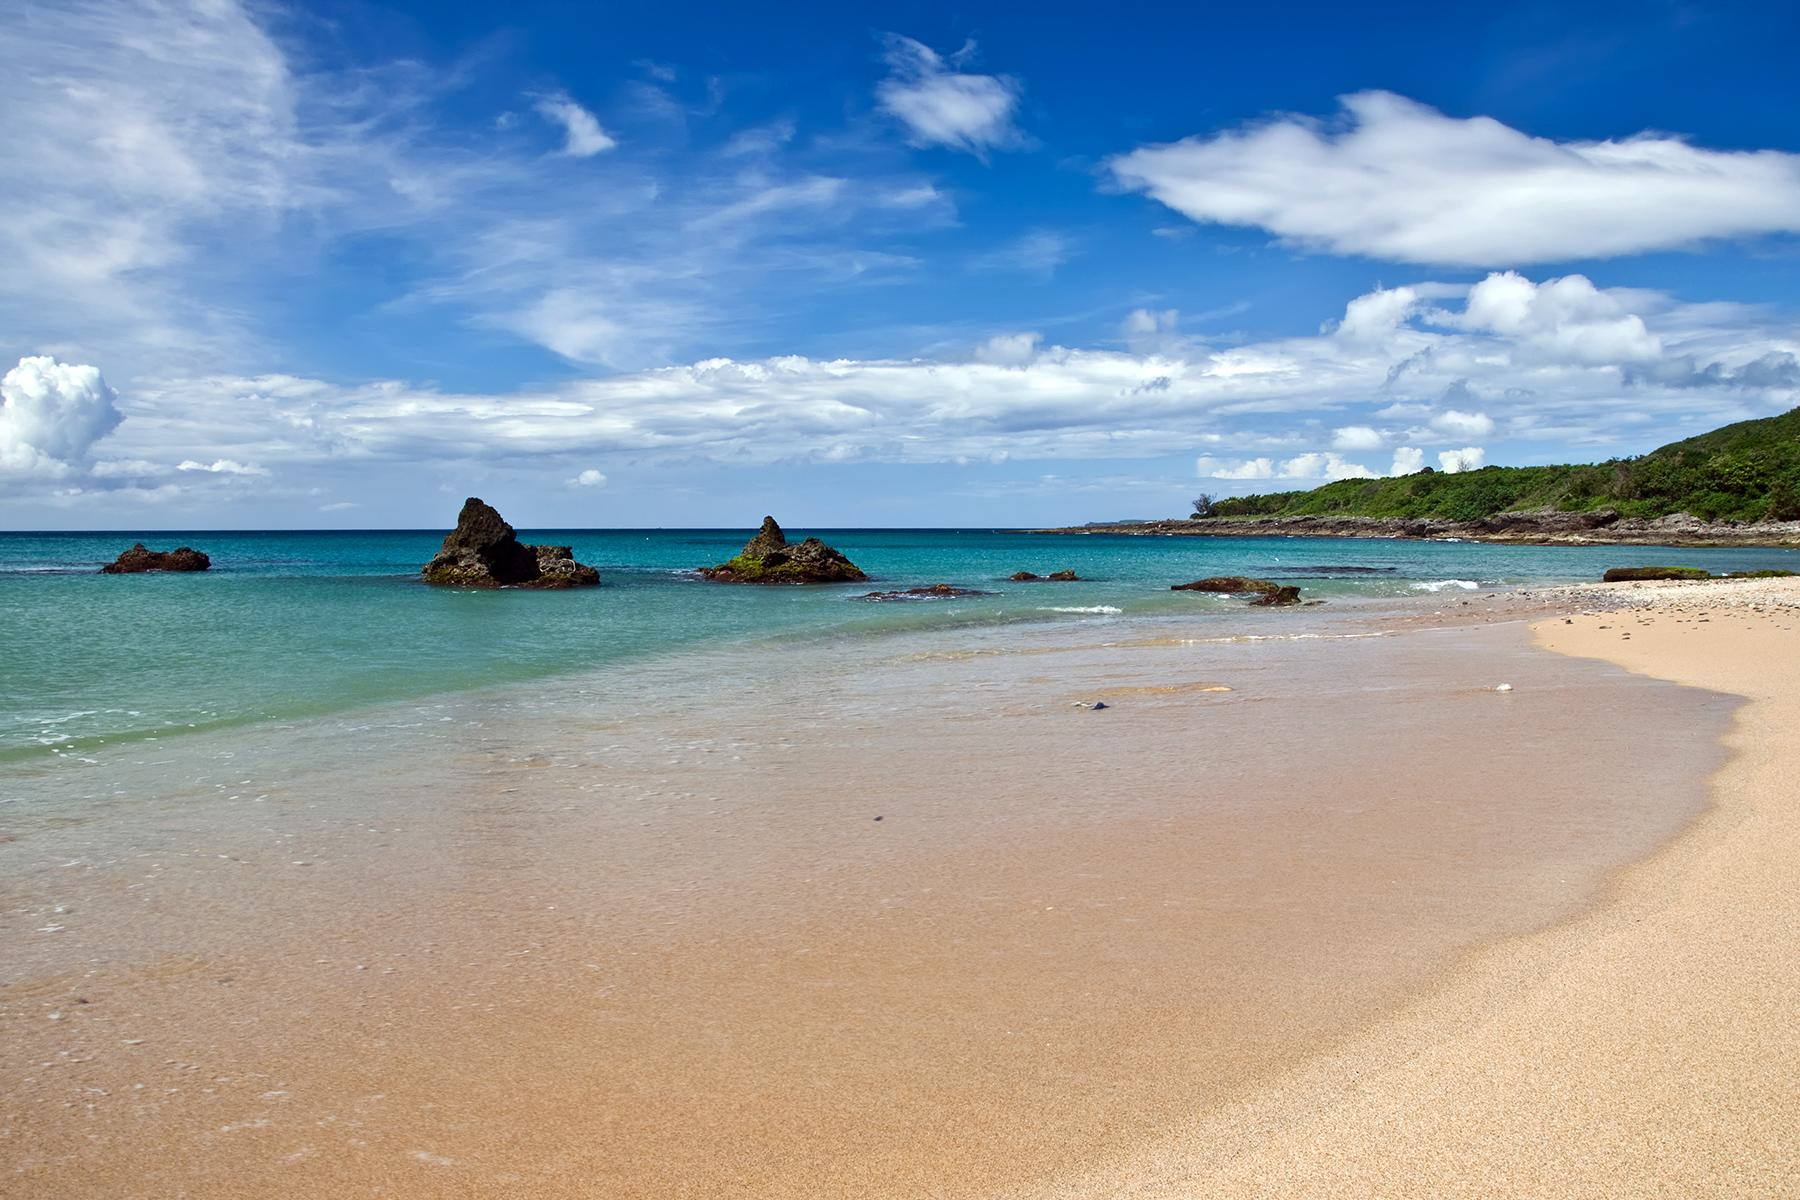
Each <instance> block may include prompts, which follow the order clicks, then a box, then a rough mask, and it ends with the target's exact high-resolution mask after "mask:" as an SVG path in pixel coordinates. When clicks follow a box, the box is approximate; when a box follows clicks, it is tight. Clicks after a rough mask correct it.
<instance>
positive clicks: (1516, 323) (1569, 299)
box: [1441, 271, 1662, 363]
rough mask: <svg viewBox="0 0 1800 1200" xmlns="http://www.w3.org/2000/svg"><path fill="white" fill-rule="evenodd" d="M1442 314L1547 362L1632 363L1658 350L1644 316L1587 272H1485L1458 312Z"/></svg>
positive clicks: (1659, 345)
mask: <svg viewBox="0 0 1800 1200" xmlns="http://www.w3.org/2000/svg"><path fill="white" fill-rule="evenodd" d="M1441 319H1442V320H1443V322H1444V323H1445V324H1448V325H1452V326H1454V327H1456V328H1460V329H1471V330H1476V331H1478V332H1482V333H1498V334H1503V335H1505V336H1506V337H1508V338H1509V339H1511V340H1513V341H1514V342H1515V343H1516V344H1518V345H1519V346H1520V347H1521V348H1522V349H1525V350H1527V351H1530V352H1533V353H1535V354H1537V355H1539V356H1541V357H1542V358H1544V359H1545V360H1548V361H1555V362H1590V363H1632V362H1645V361H1649V360H1651V359H1655V358H1656V357H1658V356H1659V355H1660V354H1661V353H1662V343H1661V342H1660V341H1659V340H1658V339H1657V338H1656V336H1655V335H1654V334H1652V333H1651V332H1650V330H1649V328H1648V327H1647V326H1645V324H1644V319H1643V318H1642V317H1641V316H1639V315H1637V314H1636V313H1633V312H1628V311H1627V310H1626V308H1625V306H1624V304H1623V302H1621V301H1620V300H1619V299H1618V298H1617V297H1614V296H1610V295H1608V294H1607V293H1605V292H1603V291H1601V290H1600V289H1599V288H1596V287H1595V286H1594V284H1593V282H1592V281H1591V280H1589V279H1588V278H1587V277H1586V276H1585V275H1565V276H1563V277H1562V278H1560V279H1548V280H1545V281H1544V282H1543V283H1533V282H1532V281H1531V280H1529V279H1527V278H1525V277H1524V276H1523V275H1520V274H1519V273H1518V272H1516V271H1503V272H1500V273H1498V274H1494V275H1489V276H1488V277H1487V278H1486V279H1483V280H1482V281H1481V282H1480V283H1478V284H1476V285H1475V286H1474V287H1472V288H1470V289H1469V295H1468V299H1467V301H1466V303H1465V304H1464V306H1463V310H1462V312H1461V313H1450V314H1442V315H1441Z"/></svg>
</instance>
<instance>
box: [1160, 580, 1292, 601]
mask: <svg viewBox="0 0 1800 1200" xmlns="http://www.w3.org/2000/svg"><path fill="white" fill-rule="evenodd" d="M1169 590H1170V591H1171V592H1218V593H1220V594H1222V595H1228V596H1255V597H1256V598H1255V599H1254V600H1252V601H1250V603H1252V604H1256V605H1261V606H1264V607H1270V608H1274V607H1283V606H1286V605H1289V604H1298V603H1300V589H1299V588H1297V587H1292V586H1288V585H1285V584H1279V583H1273V582H1271V581H1269V580H1267V579H1253V578H1251V577H1250V576H1248V575H1213V576H1210V577H1208V578H1206V579H1196V580H1194V582H1192V583H1177V584H1172V585H1171V586H1170V588H1169Z"/></svg>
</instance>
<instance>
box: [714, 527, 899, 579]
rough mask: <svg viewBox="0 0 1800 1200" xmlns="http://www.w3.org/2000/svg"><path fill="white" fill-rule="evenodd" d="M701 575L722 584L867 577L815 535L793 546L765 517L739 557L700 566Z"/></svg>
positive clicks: (779, 528)
mask: <svg viewBox="0 0 1800 1200" xmlns="http://www.w3.org/2000/svg"><path fill="white" fill-rule="evenodd" d="M700 574H702V575H704V576H706V578H708V579H712V580H716V581H718V582H720V583H854V582H856V581H857V580H859V579H867V578H868V576H867V575H864V574H863V573H862V568H860V567H858V566H857V565H856V564H855V563H853V562H851V561H850V560H849V559H847V558H845V557H844V556H843V555H842V554H840V553H838V552H837V551H836V550H833V549H832V548H831V547H830V546H827V545H826V544H825V543H824V542H821V541H820V540H819V539H818V538H816V537H809V538H807V539H806V540H805V541H804V542H801V543H800V544H799V545H798V546H794V545H790V544H789V543H788V540H787V535H786V534H784V533H782V532H781V526H779V525H777V524H776V523H775V518H774V517H764V518H763V523H762V528H761V529H759V530H757V533H756V536H755V537H753V538H751V539H750V540H749V541H748V542H745V543H744V548H743V549H742V550H740V551H739V552H738V555H737V557H736V558H733V559H730V560H728V561H726V562H722V563H720V564H719V565H718V566H716V567H701V568H700Z"/></svg>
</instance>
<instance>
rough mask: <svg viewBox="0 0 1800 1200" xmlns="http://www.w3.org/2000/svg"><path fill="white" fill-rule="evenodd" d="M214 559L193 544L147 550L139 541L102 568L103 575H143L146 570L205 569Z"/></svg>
mask: <svg viewBox="0 0 1800 1200" xmlns="http://www.w3.org/2000/svg"><path fill="white" fill-rule="evenodd" d="M210 566H212V559H210V558H208V557H207V556H206V555H204V554H202V553H200V551H198V550H196V549H194V548H193V547H192V546H177V547H176V548H175V549H173V550H146V549H144V543H142V542H138V543H137V544H136V545H134V546H132V548H131V549H129V550H127V551H125V553H123V554H121V555H119V557H118V558H117V559H115V560H113V561H112V562H109V563H107V564H106V565H105V566H104V567H101V568H100V573H101V574H102V575H141V574H143V573H144V572H146V571H204V570H206V569H207V568H208V567H210Z"/></svg>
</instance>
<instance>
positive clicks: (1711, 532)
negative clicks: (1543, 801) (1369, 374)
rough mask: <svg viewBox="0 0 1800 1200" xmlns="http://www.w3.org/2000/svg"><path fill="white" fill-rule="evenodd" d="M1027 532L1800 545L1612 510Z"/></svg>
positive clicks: (1730, 528) (1751, 530) (1683, 517)
mask: <svg viewBox="0 0 1800 1200" xmlns="http://www.w3.org/2000/svg"><path fill="white" fill-rule="evenodd" d="M1023 532H1026V533H1086V534H1095V533H1098V534H1121V535H1126V536H1131V537H1340V538H1416V539H1434V538H1435V539H1450V538H1461V539H1463V540H1465V541H1472V542H1513V543H1519V544H1525V545H1541V546H1558V545H1563V546H1614V545H1617V546H1632V545H1642V546H1800V521H1767V522H1757V523H1754V524H1734V523H1730V522H1713V521H1702V520H1700V519H1699V518H1698V517H1694V516H1690V515H1689V514H1687V513H1671V514H1670V515H1668V516H1666V517H1658V518H1657V519H1655V520H1653V521H1646V520H1642V519H1640V518H1636V517H1621V516H1620V515H1619V514H1618V513H1617V512H1615V511H1613V510H1612V509H1599V510H1596V511H1593V512H1557V511H1554V510H1551V509H1539V510H1534V511H1528V512H1506V513H1498V514H1496V515H1494V516H1491V517H1483V518H1482V519H1480V520H1478V521H1451V520H1445V519H1442V518H1428V519H1418V518H1407V517H1346V516H1294V517H1192V518H1188V519H1186V520H1167V521H1127V522H1118V523H1112V524H1096V525H1077V526H1070V527H1066V528H1061V529H1030V530H1024V531H1023Z"/></svg>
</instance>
